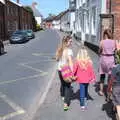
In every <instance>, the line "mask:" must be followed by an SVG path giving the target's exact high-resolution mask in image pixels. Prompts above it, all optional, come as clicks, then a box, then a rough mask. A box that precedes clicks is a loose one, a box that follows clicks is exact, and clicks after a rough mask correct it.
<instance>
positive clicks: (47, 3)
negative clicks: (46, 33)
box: [13, 0, 69, 17]
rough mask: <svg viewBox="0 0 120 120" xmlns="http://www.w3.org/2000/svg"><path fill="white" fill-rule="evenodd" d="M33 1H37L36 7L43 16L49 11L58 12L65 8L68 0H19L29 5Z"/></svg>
mask: <svg viewBox="0 0 120 120" xmlns="http://www.w3.org/2000/svg"><path fill="white" fill-rule="evenodd" d="M13 1H16V0H13ZM33 1H35V2H37V3H38V6H37V8H38V9H39V11H40V12H41V14H42V15H43V16H44V17H47V16H48V14H49V13H52V14H58V13H60V12H62V11H64V10H66V9H67V8H68V4H69V0H20V3H22V4H23V5H31V4H32V2H33Z"/></svg>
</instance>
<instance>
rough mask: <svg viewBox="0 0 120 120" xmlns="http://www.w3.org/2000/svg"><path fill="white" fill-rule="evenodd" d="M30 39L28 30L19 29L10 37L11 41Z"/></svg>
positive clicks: (22, 41) (18, 41) (20, 41)
mask: <svg viewBox="0 0 120 120" xmlns="http://www.w3.org/2000/svg"><path fill="white" fill-rule="evenodd" d="M27 41H29V38H28V35H27V32H26V31H25V30H17V31H15V32H14V33H13V34H12V36H11V37H10V43H12V44H14V43H24V42H27Z"/></svg>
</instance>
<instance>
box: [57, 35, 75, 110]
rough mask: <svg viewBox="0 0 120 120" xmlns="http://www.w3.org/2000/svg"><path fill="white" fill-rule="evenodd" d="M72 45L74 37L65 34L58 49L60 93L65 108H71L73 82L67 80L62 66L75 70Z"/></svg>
mask: <svg viewBox="0 0 120 120" xmlns="http://www.w3.org/2000/svg"><path fill="white" fill-rule="evenodd" d="M71 47H72V38H71V37H70V36H64V37H63V39H62V43H61V44H60V46H59V47H58V49H57V52H56V60H57V61H58V75H59V78H60V82H61V86H60V95H61V97H62V99H63V100H64V110H65V111H66V110H68V109H69V104H70V96H71V83H68V82H66V81H65V80H64V79H63V76H62V71H61V70H62V66H64V65H68V66H69V67H70V69H71V71H73V51H72V49H71Z"/></svg>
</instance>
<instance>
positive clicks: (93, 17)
mask: <svg viewBox="0 0 120 120" xmlns="http://www.w3.org/2000/svg"><path fill="white" fill-rule="evenodd" d="M95 31H96V7H93V8H92V34H94V35H95V34H96V32H95Z"/></svg>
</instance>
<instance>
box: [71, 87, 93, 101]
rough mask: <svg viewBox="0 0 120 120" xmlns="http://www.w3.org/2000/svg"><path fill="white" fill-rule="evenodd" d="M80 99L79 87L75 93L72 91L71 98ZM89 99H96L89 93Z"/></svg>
mask: <svg viewBox="0 0 120 120" xmlns="http://www.w3.org/2000/svg"><path fill="white" fill-rule="evenodd" d="M76 99H77V100H80V90H79V89H78V90H77V91H76V92H75V93H74V92H73V91H72V95H71V100H76ZM87 100H92V101H93V100H94V99H93V98H92V97H91V95H90V94H89V93H88V97H87Z"/></svg>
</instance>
